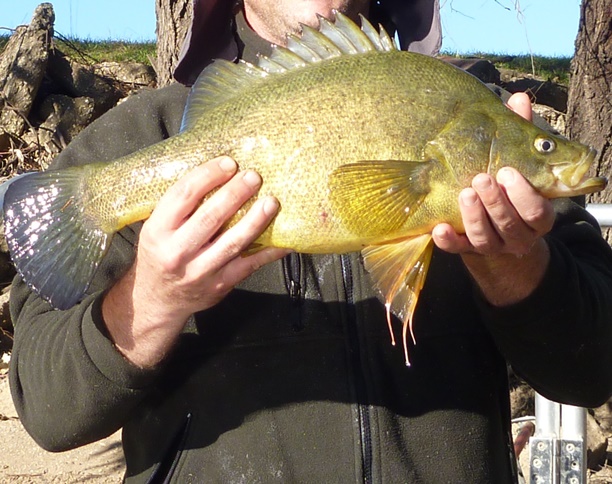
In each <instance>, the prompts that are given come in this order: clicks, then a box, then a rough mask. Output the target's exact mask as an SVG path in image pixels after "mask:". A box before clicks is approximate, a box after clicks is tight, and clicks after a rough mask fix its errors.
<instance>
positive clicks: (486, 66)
mask: <svg viewBox="0 0 612 484" xmlns="http://www.w3.org/2000/svg"><path fill="white" fill-rule="evenodd" d="M440 59H442V60H444V61H446V62H449V63H450V64H453V65H454V66H457V67H460V68H461V69H463V70H464V71H467V72H469V73H470V74H472V75H473V76H476V77H477V78H478V79H480V80H481V81H482V82H488V83H491V84H498V85H499V84H500V81H501V77H500V73H499V71H498V70H497V68H496V67H495V66H494V65H493V64H492V63H491V62H489V61H488V60H485V59H458V58H456V57H450V56H444V55H443V56H440Z"/></svg>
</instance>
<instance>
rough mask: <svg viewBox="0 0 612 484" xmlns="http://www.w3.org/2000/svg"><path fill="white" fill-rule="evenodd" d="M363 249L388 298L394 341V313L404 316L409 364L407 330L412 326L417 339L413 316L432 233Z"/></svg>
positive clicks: (405, 349) (425, 269)
mask: <svg viewBox="0 0 612 484" xmlns="http://www.w3.org/2000/svg"><path fill="white" fill-rule="evenodd" d="M361 253H362V254H363V259H364V266H365V268H366V270H367V271H368V272H369V273H370V275H371V277H372V279H373V280H374V284H375V286H376V288H377V289H378V290H379V291H380V293H381V294H382V296H383V297H384V299H385V307H386V308H387V323H388V325H389V331H390V333H391V342H392V343H393V344H394V345H395V337H394V336H393V328H392V326H391V313H393V314H395V315H397V316H398V317H399V318H400V319H401V320H402V323H403V330H402V337H403V343H404V356H405V358H406V365H408V366H409V365H410V360H409V359H408V345H407V332H408V329H410V335H411V337H412V340H413V341H414V342H416V341H415V339H414V332H413V328H412V317H413V315H414V310H415V308H416V304H417V301H418V299H419V294H420V292H421V289H422V288H423V285H424V284H425V278H426V276H427V270H428V269H429V263H430V261H431V255H432V253H433V240H432V238H431V234H423V235H419V236H417V237H413V238H410V239H405V240H402V241H400V242H397V243H393V244H385V245H375V246H368V247H366V248H364V249H363V250H362V252H361Z"/></svg>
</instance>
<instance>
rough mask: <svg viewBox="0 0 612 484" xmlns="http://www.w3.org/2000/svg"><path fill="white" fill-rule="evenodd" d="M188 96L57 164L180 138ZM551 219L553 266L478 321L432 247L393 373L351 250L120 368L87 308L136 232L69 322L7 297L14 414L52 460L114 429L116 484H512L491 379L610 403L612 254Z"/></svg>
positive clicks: (124, 257) (465, 290)
mask: <svg viewBox="0 0 612 484" xmlns="http://www.w3.org/2000/svg"><path fill="white" fill-rule="evenodd" d="M187 93H188V90H187V88H185V87H183V86H180V85H173V86H170V87H168V88H165V89H161V90H158V91H153V92H145V93H142V94H139V95H137V96H135V97H133V98H131V99H129V100H128V101H126V102H125V103H123V104H121V105H120V106H119V107H117V108H115V109H114V110H112V111H111V112H110V113H108V114H107V115H105V116H103V117H102V118H101V119H99V120H98V121H97V122H95V123H93V124H92V125H91V126H90V127H89V128H88V129H87V130H86V131H85V132H84V133H83V134H82V135H81V136H79V137H78V138H77V139H76V140H75V141H74V142H73V143H71V145H70V146H69V147H68V148H67V149H66V150H65V151H64V152H63V153H62V154H61V155H60V156H59V157H58V159H57V162H56V166H68V165H74V164H84V163H89V162H96V161H106V160H112V159H114V158H117V157H119V156H121V155H124V154H127V153H130V152H133V151H134V150H136V149H138V148H141V147H145V146H148V145H150V144H152V143H154V142H157V141H159V140H162V139H165V138H167V137H168V136H171V135H173V134H175V133H177V131H178V130H179V126H180V122H181V117H182V112H183V107H184V104H185V100H186V96H187ZM556 209H557V211H558V218H557V223H556V225H555V227H554V229H553V231H552V232H551V233H550V234H549V235H548V236H547V237H546V239H547V242H548V244H549V246H550V252H551V262H550V266H549V268H548V270H547V272H546V275H545V277H544V280H543V281H542V283H541V284H540V286H539V287H538V288H537V290H536V291H535V292H534V293H533V294H532V295H531V296H530V297H529V298H528V299H527V300H525V301H522V302H521V303H518V304H515V305H512V306H509V307H505V308H495V307H492V306H490V305H489V304H487V302H486V301H484V299H483V298H482V296H481V294H480V293H479V291H478V290H477V289H476V288H475V286H474V284H473V282H472V280H471V279H470V277H469V275H468V273H467V272H466V270H465V268H464V266H463V265H462V262H461V259H460V258H459V257H458V256H455V255H450V254H447V253H443V252H441V251H438V250H436V251H435V253H434V257H433V260H432V263H431V268H430V271H429V275H428V278H427V282H426V285H425V288H424V289H423V292H422V294H421V297H420V300H419V304H418V307H417V310H416V315H415V321H414V328H415V336H416V341H417V344H416V346H414V345H413V346H411V347H410V348H409V351H410V357H411V361H412V366H411V367H409V368H408V367H406V366H405V364H404V360H403V352H402V350H401V347H393V346H391V344H390V339H389V334H388V330H387V324H386V320H385V309H384V306H383V304H382V303H381V302H380V301H379V299H377V297H376V295H375V293H374V290H373V288H372V286H371V283H370V280H369V279H368V276H367V274H365V272H364V269H363V265H362V263H361V261H360V258H359V255H357V254H352V255H344V256H338V255H320V256H309V255H292V256H291V257H288V258H286V259H284V260H283V261H279V262H277V263H273V264H270V265H268V266H266V267H264V268H262V269H261V270H259V271H258V272H257V273H256V274H254V275H253V276H252V277H250V278H249V279H247V280H246V281H245V282H244V283H242V284H241V285H240V286H239V287H237V288H236V289H235V290H234V291H233V292H231V293H230V294H229V296H228V297H227V298H226V299H224V300H223V301H222V302H221V303H220V304H218V305H217V306H216V307H214V308H212V309H210V310H208V311H205V312H202V313H198V314H196V315H194V317H193V319H192V321H190V323H189V325H188V327H187V328H186V330H185V332H184V334H183V335H182V336H181V338H180V341H179V343H178V345H177V347H176V348H175V350H174V352H173V353H172V354H171V356H170V357H169V358H167V361H165V362H164V364H163V365H160V366H159V367H158V368H156V369H154V370H148V371H144V370H141V369H138V368H135V367H133V366H131V365H130V364H129V363H128V362H127V361H126V360H125V359H124V358H123V357H122V356H121V355H120V354H119V353H118V352H117V351H116V350H115V348H114V346H113V342H112V341H111V340H110V339H109V336H108V334H107V332H106V330H105V326H104V321H103V320H102V316H101V311H100V305H101V300H102V297H103V294H104V290H105V289H106V288H107V287H108V286H109V285H111V284H112V283H113V281H114V280H116V279H117V278H118V277H119V276H120V275H121V273H122V272H123V271H124V270H125V268H126V267H127V266H128V265H129V264H130V262H131V261H132V260H133V256H134V247H135V246H136V243H137V239H138V231H139V226H138V225H136V226H133V227H129V228H127V229H125V230H123V231H122V232H121V233H120V234H119V235H118V236H116V237H115V238H114V240H113V243H112V245H111V248H110V252H109V254H108V257H107V258H106V259H105V260H104V262H103V264H102V266H101V267H100V269H99V270H98V272H97V275H96V277H95V280H94V282H93V284H92V286H91V287H90V289H89V295H88V296H87V297H86V298H85V299H84V300H83V301H82V302H81V303H80V304H78V305H76V306H75V307H73V308H71V309H69V310H66V311H57V310H53V309H52V308H51V307H50V306H49V305H48V304H47V303H46V302H44V301H43V300H41V299H40V298H39V297H37V296H36V295H35V294H34V293H32V292H31V291H30V290H29V289H28V288H27V287H26V286H25V285H24V284H23V283H22V282H21V281H20V280H19V279H17V280H16V281H15V284H14V288H13V292H12V297H11V310H12V314H13V318H14V323H15V346H14V350H13V356H12V361H11V368H10V380H11V387H12V392H13V397H14V400H15V403H16V406H17V409H18V412H19V415H20V417H21V419H22V422H23V424H24V425H25V427H26V428H27V430H28V431H29V432H30V433H31V435H32V436H33V437H34V438H35V439H36V441H37V442H38V443H39V444H40V445H41V446H43V447H44V448H46V449H49V450H52V451H61V450H65V449H70V448H73V447H76V446H79V445H83V444H85V443H88V442H92V441H95V440H97V439H100V438H102V437H105V436H107V435H109V434H111V433H112V432H114V431H116V430H117V429H119V428H121V427H123V444H124V450H125V457H126V461H127V475H126V478H127V481H128V482H165V479H169V480H171V481H172V482H180V483H184V482H224V483H225V482H317V483H319V482H325V483H330V482H338V483H346V482H403V483H407V482H413V483H417V482H418V483H423V482H431V483H441V482H453V483H458V482H465V483H491V482H496V483H503V482H512V481H513V479H514V475H513V464H512V462H513V457H512V450H511V441H510V437H509V430H510V421H509V403H508V387H507V363H510V364H511V365H512V366H513V368H514V370H515V371H516V372H518V373H519V374H520V375H521V376H523V377H524V378H525V379H527V380H528V381H529V383H531V384H532V385H533V386H534V387H535V388H536V389H537V390H538V391H539V392H541V393H542V394H543V395H545V396H547V397H549V398H552V399H558V400H560V401H563V402H566V403H571V404H575V405H582V406H595V405H598V404H600V403H602V402H603V401H604V400H605V399H606V398H607V397H608V395H609V394H610V393H611V391H612V374H611V373H612V357H611V356H612V353H611V352H610V347H611V346H612V253H611V251H610V248H609V247H608V245H607V244H606V243H605V242H604V241H603V240H602V238H601V236H600V234H599V229H598V227H597V224H596V223H595V222H594V221H593V220H592V219H591V217H590V216H589V215H588V214H587V213H586V212H585V211H584V210H582V209H581V208H580V207H578V206H577V205H575V204H573V203H572V202H571V201H569V200H559V201H557V202H556ZM396 323H397V324H399V322H398V321H396Z"/></svg>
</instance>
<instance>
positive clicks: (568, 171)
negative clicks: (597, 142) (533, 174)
mask: <svg viewBox="0 0 612 484" xmlns="http://www.w3.org/2000/svg"><path fill="white" fill-rule="evenodd" d="M596 156H597V150H595V149H593V148H589V151H588V152H587V153H586V154H585V155H584V156H583V157H582V159H581V160H580V161H579V162H578V163H571V164H567V163H563V164H560V165H554V166H552V168H551V169H552V173H553V175H554V176H555V179H556V183H555V185H554V186H553V187H551V191H552V192H554V196H575V195H586V194H589V193H594V192H598V191H601V190H603V189H604V188H605V187H606V185H607V183H608V180H607V178H605V177H592V178H589V177H588V175H587V172H588V171H589V168H590V167H591V165H592V164H593V162H594V161H595V157H596Z"/></svg>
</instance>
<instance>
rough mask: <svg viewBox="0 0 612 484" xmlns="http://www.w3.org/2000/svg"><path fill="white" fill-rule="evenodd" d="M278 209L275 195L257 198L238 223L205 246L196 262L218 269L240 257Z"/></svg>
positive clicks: (214, 269) (213, 269) (211, 268)
mask: <svg viewBox="0 0 612 484" xmlns="http://www.w3.org/2000/svg"><path fill="white" fill-rule="evenodd" d="M278 209H279V203H278V200H276V198H274V197H264V198H262V199H259V200H257V201H256V202H255V203H254V204H253V206H252V207H251V208H250V209H249V211H248V212H247V213H246V214H245V216H244V217H242V219H240V220H239V221H238V222H237V223H236V225H234V226H232V227H231V228H229V229H228V230H226V231H224V232H222V233H221V234H220V235H219V236H218V237H217V239H215V240H214V241H212V242H211V243H210V244H208V245H206V246H205V247H203V248H202V249H201V250H200V254H199V255H198V256H197V258H196V260H195V261H194V263H195V264H197V265H201V266H202V267H208V268H209V270H211V271H216V270H218V269H220V268H221V267H223V266H224V265H225V264H227V263H228V262H229V261H231V260H232V259H235V258H237V257H239V256H240V254H242V253H243V252H244V251H245V250H247V249H248V248H249V246H250V245H251V244H252V243H253V242H254V241H255V240H256V239H257V237H259V236H260V235H261V233H262V232H263V231H264V230H265V229H266V227H267V226H268V225H269V224H270V222H271V221H272V219H273V218H274V217H275V216H276V214H277V212H278ZM255 260H258V259H255Z"/></svg>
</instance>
